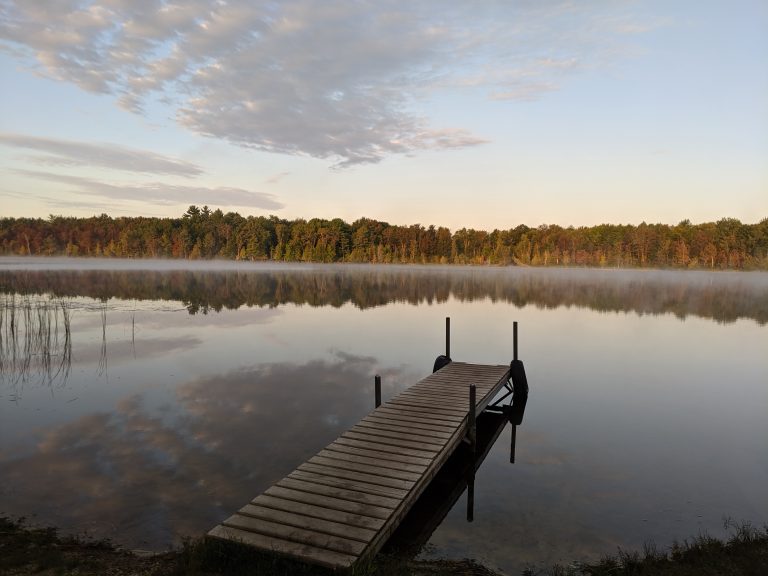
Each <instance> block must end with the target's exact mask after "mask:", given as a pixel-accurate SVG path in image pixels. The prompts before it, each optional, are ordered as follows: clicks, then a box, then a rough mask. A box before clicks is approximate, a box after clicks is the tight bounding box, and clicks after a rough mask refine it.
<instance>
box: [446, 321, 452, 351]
mask: <svg viewBox="0 0 768 576" xmlns="http://www.w3.org/2000/svg"><path fill="white" fill-rule="evenodd" d="M445 357H446V358H450V357H451V317H450V316H446V317H445Z"/></svg>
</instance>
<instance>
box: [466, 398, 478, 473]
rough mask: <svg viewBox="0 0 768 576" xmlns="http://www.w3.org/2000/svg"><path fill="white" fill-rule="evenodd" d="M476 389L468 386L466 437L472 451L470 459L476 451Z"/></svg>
mask: <svg viewBox="0 0 768 576" xmlns="http://www.w3.org/2000/svg"><path fill="white" fill-rule="evenodd" d="M476 395H477V389H476V388H475V385H474V384H470V385H469V421H468V423H467V437H468V438H469V447H470V449H471V451H472V457H473V458H474V457H475V451H476V450H477V424H476V422H475V407H476V406H477V403H476V401H475V398H476Z"/></svg>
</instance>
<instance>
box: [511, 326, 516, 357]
mask: <svg viewBox="0 0 768 576" xmlns="http://www.w3.org/2000/svg"><path fill="white" fill-rule="evenodd" d="M512 359H513V360H517V320H515V321H514V322H512Z"/></svg>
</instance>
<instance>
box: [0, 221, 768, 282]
mask: <svg viewBox="0 0 768 576" xmlns="http://www.w3.org/2000/svg"><path fill="white" fill-rule="evenodd" d="M0 254H2V255H8V256H11V255H15V256H88V257H92V256H95V257H121V258H145V257H150V258H173V259H177V258H178V259H185V260H198V259H200V260H209V259H223V260H234V261H262V260H266V261H274V262H306V263H341V262H345V263H371V264H449V265H455V264H462V265H502V266H507V265H517V266H545V267H549V266H553V267H561V266H566V267H573V266H575V267H595V268H643V269H644V268H659V269H666V268H674V269H703V270H716V269H723V270H768V218H764V219H762V220H761V221H759V222H758V223H755V224H743V223H742V222H740V221H739V220H736V219H734V218H722V219H720V220H718V221H717V222H704V223H700V224H692V223H691V222H690V221H688V220H683V221H681V222H680V223H678V224H676V225H668V224H646V223H645V222H642V223H641V224H638V225H632V224H626V225H624V224H600V225H597V226H589V227H584V226H582V227H578V228H574V227H573V226H570V227H566V228H564V227H562V226H557V225H541V226H538V227H536V228H531V227H529V226H526V225H525V224H520V225H517V226H515V227H512V228H509V229H505V230H499V229H496V230H493V231H491V232H488V231H486V230H475V229H468V228H461V229H459V230H455V231H451V230H449V229H448V228H446V227H444V226H435V225H430V226H426V227H425V226H423V225H421V224H412V225H407V226H404V225H391V224H389V223H387V222H382V221H378V220H373V219H370V218H359V219H358V220H355V221H354V222H352V223H351V224H350V223H348V222H345V221H344V220H341V219H340V218H334V219H332V220H326V219H320V218H312V219H310V220H305V219H301V218H299V219H295V220H286V219H281V218H278V217H276V216H269V217H267V216H248V217H244V216H241V215H240V214H237V213H235V212H228V213H226V214H225V213H223V212H222V211H221V210H210V209H209V208H208V207H207V206H204V207H203V208H202V209H201V208H198V207H197V206H190V207H189V209H188V210H187V211H186V212H185V213H184V214H183V215H182V216H181V217H180V218H156V217H152V218H146V217H121V218H112V217H110V216H108V215H106V214H102V215H101V216H93V217H90V218H75V217H64V216H54V215H52V216H50V217H49V218H48V219H42V218H0Z"/></svg>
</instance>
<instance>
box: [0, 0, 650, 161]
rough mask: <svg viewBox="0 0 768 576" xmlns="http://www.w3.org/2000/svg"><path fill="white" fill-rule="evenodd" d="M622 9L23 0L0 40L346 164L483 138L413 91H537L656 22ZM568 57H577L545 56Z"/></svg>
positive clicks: (43, 64)
mask: <svg viewBox="0 0 768 576" xmlns="http://www.w3.org/2000/svg"><path fill="white" fill-rule="evenodd" d="M628 10H629V8H628V7H627V6H625V5H623V4H619V3H616V4H615V5H613V4H612V5H606V4H605V3H602V2H599V3H598V2H593V1H585V2H579V3H573V2H570V1H567V0H551V1H548V2H501V1H492V2H484V3H482V4H481V5H477V4H476V3H466V2H460V1H458V0H454V1H441V2H436V1H431V2H430V1H425V2H414V3H404V2H399V1H395V0H378V1H376V2H373V1H372V0H368V1H366V0H363V1H361V2H355V3H350V2H343V1H341V0H328V1H325V2H312V1H310V0H293V1H284V2H279V3H254V2H250V1H248V0H230V1H228V2H222V1H220V0H190V1H188V2H184V3H179V4H172V3H166V2H161V1H159V0H142V1H135V0H108V1H107V0H104V1H101V2H98V1H97V2H89V3H85V4H84V3H81V2H75V1H69V2H65V3H64V5H62V3H61V2H53V0H39V1H36V2H22V1H18V2H16V3H11V4H9V5H8V6H7V8H5V10H4V11H3V12H1V13H0V42H2V45H3V46H4V47H5V49H6V50H7V51H9V52H11V51H16V52H18V50H19V49H20V48H22V49H24V50H25V53H26V58H25V60H26V62H27V63H29V64H30V65H31V67H32V68H33V69H34V70H35V71H36V72H37V73H38V74H42V75H45V76H48V77H51V78H56V79H59V80H63V81H67V82H71V83H74V84H76V85H78V86H80V87H81V88H83V89H84V90H87V91H90V92H95V93H103V94H112V95H114V96H115V97H116V98H117V100H118V102H119V104H120V105H121V106H123V107H124V108H127V109H129V110H133V111H136V112H139V111H141V109H142V107H143V106H144V105H145V104H146V102H147V101H148V100H149V99H151V98H159V99H160V100H162V101H167V102H169V103H170V104H171V105H172V106H173V108H174V109H175V110H176V120H177V122H178V123H179V124H180V125H182V126H184V127H186V128H188V129H190V130H192V131H194V132H197V133H199V134H203V135H208V136H212V137H215V138H219V139H223V140H225V141H228V142H231V143H235V144H237V145H240V146H244V147H247V148H253V149H257V150H264V151H270V152H277V153H283V154H291V155H301V156H311V157H315V158H322V159H329V160H331V161H332V162H333V163H334V164H335V165H337V166H348V165H353V164H360V163H371V162H379V161H380V160H382V159H383V158H385V157H387V156H390V155H392V154H412V153H415V152H418V151H422V150H443V149H450V148H461V147H467V146H477V145H479V144H482V143H484V142H485V140H484V139H483V138H482V137H480V136H475V135H473V134H472V133H471V132H470V131H468V130H467V129H466V127H462V126H439V127H435V126H432V125H431V122H430V120H429V118H427V117H426V116H425V114H424V113H423V112H421V111H420V110H422V109H423V106H422V104H423V103H424V102H425V101H428V100H429V99H430V98H433V97H434V96H435V95H436V94H438V93H439V92H440V91H441V90H445V89H454V90H455V89H457V88H458V87H461V86H468V85H471V84H472V82H473V79H474V81H475V82H476V84H475V85H477V86H482V87H483V88H484V89H486V91H487V92H488V94H489V95H490V96H491V98H493V99H510V100H517V99H523V100H525V99H532V98H537V97H541V96H542V95H543V94H544V93H546V92H547V91H550V90H555V89H557V88H558V86H559V85H560V84H559V82H558V81H557V80H558V79H559V78H561V77H562V76H563V75H564V74H568V73H573V72H575V71H577V70H580V69H583V68H588V67H589V66H590V65H594V64H595V63H601V64H602V63H603V61H604V60H605V58H606V55H611V54H615V53H616V46H617V45H620V44H621V41H622V38H624V37H628V36H632V35H636V34H638V33H641V32H642V31H645V30H647V29H649V27H650V26H651V25H652V24H653V23H651V25H649V24H647V23H644V22H641V21H638V20H637V19H636V18H634V17H633V16H632V14H628V13H627V11H628ZM17 57H18V56H17ZM609 58H610V57H609ZM569 62H578V64H579V65H578V66H572V65H571V66H553V65H552V64H553V63H569ZM478 71H479V73H478ZM510 79H514V83H513V84H512V85H511V87H510V85H509V82H510ZM468 81H469V82H468ZM478 105H483V103H478ZM499 105H500V104H499ZM446 134H452V136H451V137H446Z"/></svg>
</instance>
